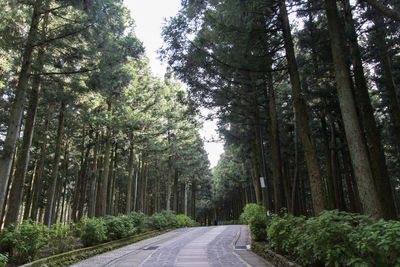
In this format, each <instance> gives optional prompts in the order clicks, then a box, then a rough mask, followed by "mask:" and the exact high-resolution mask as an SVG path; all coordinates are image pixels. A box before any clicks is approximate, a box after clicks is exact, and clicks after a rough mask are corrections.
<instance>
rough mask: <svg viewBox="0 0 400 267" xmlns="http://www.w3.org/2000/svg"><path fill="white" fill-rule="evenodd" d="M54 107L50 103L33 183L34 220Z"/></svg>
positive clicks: (32, 217)
mask: <svg viewBox="0 0 400 267" xmlns="http://www.w3.org/2000/svg"><path fill="white" fill-rule="evenodd" d="M53 109H54V104H53V103H50V104H49V105H48V108H47V117H46V120H45V123H44V126H43V127H44V131H43V135H42V138H41V139H42V142H43V143H42V145H41V147H40V157H39V163H38V166H37V167H36V173H35V180H34V183H33V189H32V191H33V193H32V211H31V216H30V218H31V219H32V220H34V221H35V220H36V219H37V218H36V217H37V214H38V206H39V195H40V191H41V187H42V183H43V170H44V163H45V160H46V155H47V141H48V139H47V133H48V131H49V125H50V118H51V114H52V113H53Z"/></svg>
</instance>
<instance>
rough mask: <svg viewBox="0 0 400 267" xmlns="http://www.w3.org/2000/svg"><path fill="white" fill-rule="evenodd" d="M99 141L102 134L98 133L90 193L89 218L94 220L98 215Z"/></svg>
mask: <svg viewBox="0 0 400 267" xmlns="http://www.w3.org/2000/svg"><path fill="white" fill-rule="evenodd" d="M99 141H100V134H99V132H98V131H96V139H95V145H94V151H93V166H92V173H91V175H90V193H89V202H88V217H89V218H93V217H94V216H95V214H96V184H97V183H96V180H97V179H96V178H97V161H98V157H99Z"/></svg>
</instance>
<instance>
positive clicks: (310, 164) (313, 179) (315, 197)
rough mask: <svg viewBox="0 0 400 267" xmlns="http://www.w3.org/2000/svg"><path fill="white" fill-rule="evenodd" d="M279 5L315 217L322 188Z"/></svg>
mask: <svg viewBox="0 0 400 267" xmlns="http://www.w3.org/2000/svg"><path fill="white" fill-rule="evenodd" d="M279 5H280V6H279V8H280V19H281V23H282V32H283V39H284V45H285V51H286V60H287V62H288V69H289V76H290V83H291V85H292V93H293V103H294V107H295V112H296V117H297V123H298V124H297V125H298V131H299V135H300V140H301V143H302V145H303V151H304V156H305V158H306V163H307V170H308V176H309V179H310V185H311V195H312V201H313V208H314V212H315V215H318V214H319V213H320V212H322V211H323V210H324V209H325V208H326V204H325V193H324V187H323V182H322V177H321V173H320V169H319V163H318V157H317V151H316V147H315V141H314V138H313V136H312V133H311V129H310V126H309V119H308V113H307V106H306V103H305V101H304V98H303V94H304V92H303V89H302V87H301V83H300V76H299V72H298V69H297V63H296V57H295V53H294V48H293V40H292V35H291V32H290V25H289V19H288V15H287V10H286V3H285V0H281V1H279Z"/></svg>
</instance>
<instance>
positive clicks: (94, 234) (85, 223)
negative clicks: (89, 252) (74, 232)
mask: <svg viewBox="0 0 400 267" xmlns="http://www.w3.org/2000/svg"><path fill="white" fill-rule="evenodd" d="M80 233H81V236H80V240H81V241H82V243H83V245H84V246H93V245H97V244H99V243H101V242H103V241H104V240H105V239H106V227H105V223H104V220H103V219H101V218H86V219H83V220H82V221H81V230H80Z"/></svg>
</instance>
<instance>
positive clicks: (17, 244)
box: [0, 211, 198, 266]
mask: <svg viewBox="0 0 400 267" xmlns="http://www.w3.org/2000/svg"><path fill="white" fill-rule="evenodd" d="M197 225H198V223H197V222H195V221H194V220H192V219H191V218H190V217H188V216H186V215H183V214H178V215H175V214H174V213H172V212H171V211H162V212H160V213H155V214H153V215H152V216H146V215H144V214H143V213H140V212H131V213H129V214H128V215H119V216H106V217H102V218H83V219H82V220H81V221H80V222H78V223H77V224H71V225H62V224H53V225H52V226H51V227H50V228H48V227H47V226H45V225H43V224H41V223H37V222H33V221H31V220H27V221H23V222H22V223H21V224H19V225H18V226H17V227H16V228H14V227H13V226H10V227H9V228H7V229H4V230H3V231H2V232H1V234H0V251H1V254H0V264H6V263H7V262H10V263H13V264H23V263H26V262H31V261H33V260H35V259H38V258H42V257H48V256H51V255H56V254H60V253H63V252H67V251H70V250H73V249H77V248H82V247H89V246H94V245H98V244H101V243H104V242H109V241H113V240H119V239H122V238H126V237H129V236H134V235H137V234H141V233H144V232H146V231H151V230H165V229H168V228H180V227H192V226H197ZM0 266H1V265H0Z"/></svg>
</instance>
